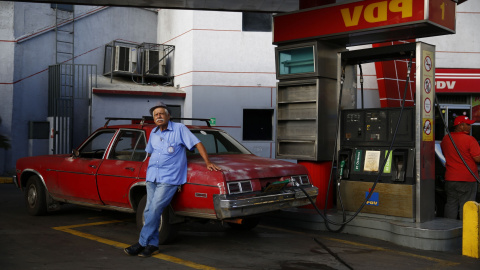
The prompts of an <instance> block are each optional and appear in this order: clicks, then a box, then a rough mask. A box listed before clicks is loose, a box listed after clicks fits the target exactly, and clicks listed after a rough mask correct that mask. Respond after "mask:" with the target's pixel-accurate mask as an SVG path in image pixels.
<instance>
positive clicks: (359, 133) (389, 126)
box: [341, 108, 415, 145]
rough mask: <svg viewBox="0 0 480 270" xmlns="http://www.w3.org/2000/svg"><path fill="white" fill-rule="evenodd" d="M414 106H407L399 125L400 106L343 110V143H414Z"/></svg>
mask: <svg viewBox="0 0 480 270" xmlns="http://www.w3.org/2000/svg"><path fill="white" fill-rule="evenodd" d="M413 113H414V111H413V108H405V109H404V110H403V113H402V119H401V121H400V123H399V125H398V128H397V123H398V118H399V116H400V108H382V109H357V110H343V111H342V124H341V129H342V130H341V135H342V136H341V140H342V145H353V144H354V145H359V144H360V145H362V144H365V145H385V144H386V143H388V142H391V141H392V139H393V137H394V135H395V133H396V136H395V142H396V143H400V144H405V143H413V140H414V130H415V128H414V120H415V119H414V117H413V115H414V114H413Z"/></svg>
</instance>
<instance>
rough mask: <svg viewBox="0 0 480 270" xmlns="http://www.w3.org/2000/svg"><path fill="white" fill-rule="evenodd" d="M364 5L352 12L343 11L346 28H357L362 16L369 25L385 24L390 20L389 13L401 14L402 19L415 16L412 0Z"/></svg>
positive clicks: (394, 0) (396, 0) (392, 0)
mask: <svg viewBox="0 0 480 270" xmlns="http://www.w3.org/2000/svg"><path fill="white" fill-rule="evenodd" d="M363 7H364V5H358V6H356V7H354V8H353V10H350V8H344V9H341V10H340V12H341V13H342V18H343V22H344V23H345V26H346V27H350V26H356V25H358V24H359V22H360V18H361V15H362V13H363V18H364V19H365V21H367V22H369V23H376V22H384V21H387V20H388V11H390V12H401V13H402V18H408V17H412V16H413V6H412V0H390V1H381V2H376V3H372V4H369V5H367V6H366V7H365V9H364V8H363Z"/></svg>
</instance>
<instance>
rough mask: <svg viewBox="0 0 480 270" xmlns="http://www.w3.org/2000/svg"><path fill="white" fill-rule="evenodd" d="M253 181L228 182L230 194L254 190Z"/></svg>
mask: <svg viewBox="0 0 480 270" xmlns="http://www.w3.org/2000/svg"><path fill="white" fill-rule="evenodd" d="M252 191H253V188H252V182H251V181H239V182H230V183H228V193H229V194H238V193H245V192H252Z"/></svg>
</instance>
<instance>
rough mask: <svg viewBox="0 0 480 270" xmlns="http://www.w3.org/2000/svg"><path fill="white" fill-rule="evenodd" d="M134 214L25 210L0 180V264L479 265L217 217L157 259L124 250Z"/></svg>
mask: <svg viewBox="0 0 480 270" xmlns="http://www.w3.org/2000/svg"><path fill="white" fill-rule="evenodd" d="M137 237H138V231H137V230H136V226H135V221H134V216H132V215H129V214H123V213H117V212H110V211H96V210H91V209H86V208H81V207H76V206H64V207H62V209H61V210H60V211H57V212H55V213H52V214H50V215H48V216H44V217H32V216H29V215H28V214H27V213H26V210H25V206H24V202H23V195H22V193H21V192H20V191H19V190H17V189H16V188H15V186H14V185H12V184H0V269H2V270H3V269H157V268H161V269H281V270H303V269H340V270H343V269H369V270H370V269H409V270H413V269H455V270H458V269H476V270H478V269H480V260H478V259H473V258H468V257H465V256H462V255H461V254H460V251H455V252H435V251H424V250H416V249H412V248H406V247H401V246H397V245H394V244H391V243H388V242H384V241H380V240H376V239H370V238H365V237H360V236H354V235H348V234H335V233H330V232H316V231H299V230H295V229H291V228H287V227H284V226H282V224H267V223H262V224H261V225H259V226H258V227H257V228H255V229H254V230H253V231H249V232H238V231H234V230H231V229H229V228H228V227H225V226H222V225H221V224H219V223H214V224H210V223H206V224H200V223H189V224H185V225H182V226H180V232H179V236H178V238H177V239H176V241H175V242H174V243H172V244H169V245H165V246H161V253H160V254H158V255H156V256H155V257H152V258H147V259H144V258H139V257H130V256H127V255H125V254H124V253H123V251H122V249H123V248H124V247H126V246H128V245H129V244H132V243H134V242H136V241H137Z"/></svg>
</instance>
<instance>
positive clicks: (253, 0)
mask: <svg viewBox="0 0 480 270" xmlns="http://www.w3.org/2000/svg"><path fill="white" fill-rule="evenodd" d="M300 1H301V0H59V1H48V0H47V1H45V0H28V1H27V2H32V3H58V4H72V5H91V6H128V7H148V8H169V9H197V10H217V11H250V12H270V13H283V12H290V11H295V10H298V9H299V2H300ZM14 2H25V0H22V1H18V0H17V1H15V0H14ZM316 2H317V3H319V4H322V2H331V1H330V0H326V1H324V0H319V1H316Z"/></svg>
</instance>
